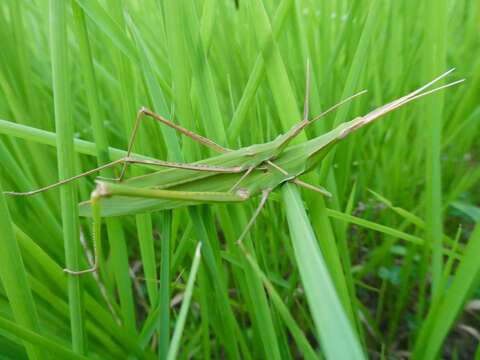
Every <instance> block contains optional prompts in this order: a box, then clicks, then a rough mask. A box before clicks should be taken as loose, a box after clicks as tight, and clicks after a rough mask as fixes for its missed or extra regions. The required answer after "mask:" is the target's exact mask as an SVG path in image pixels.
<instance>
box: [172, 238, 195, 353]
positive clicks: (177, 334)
mask: <svg viewBox="0 0 480 360" xmlns="http://www.w3.org/2000/svg"><path fill="white" fill-rule="evenodd" d="M200 248H201V243H198V245H197V247H196V248H195V255H194V257H193V263H192V269H191V271H190V276H189V277H188V282H187V287H186V288H185V294H184V296H183V301H182V307H181V308H180V313H179V314H178V319H177V323H176V325H175V329H174V330H173V336H172V342H171V344H170V347H169V349H168V354H167V360H173V359H176V358H177V354H178V350H179V348H180V338H181V337H182V333H183V328H184V326H185V321H186V320H187V313H188V309H189V307H190V301H191V299H192V294H193V286H194V284H195V279H196V278H197V272H198V267H199V265H200V259H201V253H200Z"/></svg>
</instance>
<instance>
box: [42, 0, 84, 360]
mask: <svg viewBox="0 0 480 360" xmlns="http://www.w3.org/2000/svg"><path fill="white" fill-rule="evenodd" d="M67 4H68V3H67V2H65V1H63V0H51V1H50V43H51V44H50V46H51V56H52V77H53V100H54V108H55V125H56V126H55V128H56V131H57V135H58V137H57V141H58V146H57V157H58V176H59V178H60V179H65V178H68V177H71V176H73V175H75V170H74V167H73V165H74V163H75V161H74V150H73V122H72V118H71V112H70V101H71V99H70V82H69V80H68V60H67V49H68V46H67V26H66V25H67ZM60 202H61V211H62V222H63V237H64V243H65V260H66V266H67V268H69V269H79V267H80V257H79V255H80V249H79V244H80V242H79V238H78V234H79V231H78V210H77V197H76V194H75V185H74V184H69V185H66V186H63V187H62V188H61V189H60ZM68 299H69V306H70V317H71V331H72V346H73V351H74V352H76V353H78V354H83V353H84V352H85V347H86V343H85V329H84V327H85V323H84V318H83V301H82V299H83V296H82V288H81V284H80V278H79V277H76V276H70V277H69V278H68Z"/></svg>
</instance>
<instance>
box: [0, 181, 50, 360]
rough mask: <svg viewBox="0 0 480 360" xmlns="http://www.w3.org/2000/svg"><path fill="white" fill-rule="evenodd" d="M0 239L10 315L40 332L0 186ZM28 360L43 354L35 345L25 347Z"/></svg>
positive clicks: (0, 253) (3, 276) (4, 283)
mask: <svg viewBox="0 0 480 360" xmlns="http://www.w3.org/2000/svg"><path fill="white" fill-rule="evenodd" d="M0 238H1V239H2V248H3V250H2V251H0V263H2V271H1V272H0V278H1V280H2V285H3V287H4V288H5V291H6V295H7V297H8V299H9V301H10V306H11V307H12V312H13V315H14V317H15V320H16V321H17V323H18V324H20V325H21V326H23V327H25V328H26V329H28V330H31V331H33V332H40V325H39V321H38V315H37V310H36V308H35V303H34V301H33V297H32V292H31V290H30V286H29V285H28V283H27V272H26V270H25V266H24V263H23V259H22V256H21V254H20V249H19V247H18V244H17V241H16V239H15V236H14V232H13V228H12V223H11V218H10V213H9V211H8V207H7V202H6V201H5V197H4V195H3V193H2V186H1V184H0ZM26 349H27V353H28V356H29V358H31V359H43V358H45V354H44V353H43V352H42V350H41V349H40V348H38V347H36V346H34V345H31V344H27V345H26Z"/></svg>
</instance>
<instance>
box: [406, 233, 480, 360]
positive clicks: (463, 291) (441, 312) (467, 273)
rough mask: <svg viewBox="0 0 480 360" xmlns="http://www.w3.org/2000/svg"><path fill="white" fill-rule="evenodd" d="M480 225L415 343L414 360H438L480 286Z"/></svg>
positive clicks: (471, 237)
mask: <svg viewBox="0 0 480 360" xmlns="http://www.w3.org/2000/svg"><path fill="white" fill-rule="evenodd" d="M479 253H480V225H478V224H477V226H476V227H475V230H474V231H473V233H472V235H471V236H470V239H469V241H468V244H467V246H466V248H465V255H464V256H463V258H462V260H461V261H460V264H459V265H458V269H457V271H456V273H455V276H454V277H453V280H452V281H451V285H450V286H449V288H448V290H447V291H446V292H445V293H444V295H442V297H441V298H440V301H439V304H438V306H434V307H432V308H431V309H430V311H429V313H428V315H427V318H426V320H425V321H424V323H423V325H422V328H421V330H420V334H419V336H418V338H417V341H416V343H415V347H414V352H413V359H435V358H436V357H437V356H438V353H439V351H440V349H441V347H442V346H443V344H444V341H445V337H446V336H447V334H448V332H449V330H450V328H451V327H452V325H453V323H454V321H455V319H456V318H457V317H458V315H459V313H460V311H461V310H462V307H463V305H464V303H465V302H466V300H467V299H468V298H469V296H471V293H472V291H473V290H475V289H476V286H478V280H479V275H480V262H479V261H478V254H479Z"/></svg>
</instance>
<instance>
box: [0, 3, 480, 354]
mask: <svg viewBox="0 0 480 360" xmlns="http://www.w3.org/2000/svg"><path fill="white" fill-rule="evenodd" d="M479 20H480V6H479V5H478V3H477V2H475V1H470V0H460V1H446V0H440V1H439V0H427V1H422V2H418V1H412V0H406V1H401V2H400V1H389V0H388V1H387V0H384V1H381V0H372V1H354V2H351V1H342V0H335V1H312V0H281V1H274V0H265V1H260V0H249V1H243V0H239V1H237V2H235V1H233V0H231V1H230V0H219V1H213V0H202V1H195V2H193V1H175V0H165V1H154V0H142V1H120V0H105V1H99V2H96V1H86V0H74V1H73V0H72V1H63V0H51V1H43V0H36V1H31V2H30V1H13V0H11V1H10V0H9V1H3V2H2V3H1V4H0V39H1V44H2V45H1V48H2V50H1V51H0V134H2V135H1V136H0V139H1V141H0V164H1V166H0V169H1V173H0V183H1V185H0V186H1V188H3V190H17V191H26V190H31V189H34V188H37V187H40V186H42V185H46V184H49V183H52V182H55V181H56V180H57V179H58V178H59V177H67V176H69V175H72V174H76V173H79V172H81V171H82V170H87V169H90V168H92V167H95V166H97V165H98V164H103V163H106V162H108V161H109V160H110V159H115V158H118V157H119V156H121V155H122V154H123V153H122V151H121V150H119V149H126V145H127V140H128V136H129V134H130V132H131V130H132V128H133V124H134V118H135V114H136V111H137V110H138V109H139V108H140V107H141V106H147V107H149V108H151V109H153V110H154V111H156V112H158V113H160V114H162V115H164V116H165V117H167V118H170V119H173V120H174V121H175V122H177V123H179V124H181V125H182V126H185V127H187V128H189V129H191V130H193V131H196V132H198V133H200V134H202V135H205V136H208V137H209V138H211V139H212V140H214V141H216V142H218V143H220V144H222V145H224V146H228V147H232V148H239V147H242V146H247V145H249V144H254V143H261V142H264V141H267V140H270V139H273V138H274V137H275V136H277V135H278V134H280V133H282V132H284V131H286V130H287V129H288V128H289V127H290V126H291V125H293V124H294V123H296V122H297V121H298V120H300V119H301V113H302V106H303V98H304V96H305V94H304V84H305V73H306V62H307V59H309V60H310V63H311V74H312V77H311V82H312V94H311V99H310V100H311V102H310V115H311V116H314V115H315V114H318V113H320V112H321V111H322V110H324V109H326V108H327V107H328V106H330V105H332V104H334V103H336V102H338V101H339V100H340V99H342V98H345V97H347V96H349V95H351V94H353V93H355V92H357V91H359V90H362V89H368V90H369V92H368V94H367V95H366V96H363V97H362V98H360V99H358V100H356V101H355V102H352V103H351V104H349V105H345V106H344V107H342V108H341V110H340V111H338V112H337V113H336V114H335V115H332V116H329V117H328V118H326V119H324V120H322V121H319V122H318V124H317V125H315V126H314V128H312V129H309V130H308V131H307V133H306V134H302V135H301V136H300V137H299V139H298V141H303V140H306V139H307V138H312V137H313V136H316V135H319V134H322V133H324V132H325V131H327V130H329V129H331V128H332V127H334V126H336V125H338V124H340V123H341V122H343V121H346V120H349V119H352V118H353V117H355V116H358V115H361V114H364V113H366V112H368V111H369V110H371V109H373V108H374V107H376V106H379V105H381V104H383V103H385V102H388V101H390V100H392V99H394V98H397V97H399V96H401V95H403V94H405V93H407V92H409V91H410V90H413V89H414V88H416V87H418V86H419V85H421V84H423V83H425V82H427V81H428V80H430V79H432V78H433V77H435V76H437V75H439V74H441V73H442V72H444V71H445V70H446V69H448V68H450V67H456V68H457V71H456V72H455V73H454V74H453V76H452V77H451V78H452V79H457V78H462V77H465V78H467V81H466V83H465V84H464V85H462V86H460V87H456V88H453V89H449V90H447V91H445V92H444V93H441V94H438V95H434V96H431V97H429V98H426V99H422V100H419V101H418V102H416V103H414V104H411V105H409V106H408V107H406V108H405V109H402V110H400V111H397V112H396V113H394V114H392V115H388V116H387V118H385V119H384V120H383V121H382V122H380V123H377V124H375V125H373V126H371V127H369V128H368V129H366V130H361V131H359V132H358V133H357V134H355V135H353V136H352V137H349V138H348V139H346V140H345V141H344V142H342V144H340V145H339V146H337V147H336V148H335V150H334V152H331V153H330V154H329V156H328V157H327V158H326V159H325V160H324V161H323V163H322V164H321V166H320V167H319V168H318V169H317V170H316V171H314V172H313V173H312V174H310V175H309V176H308V177H307V179H308V181H310V182H313V183H317V184H322V185H323V186H325V187H327V188H328V190H329V191H330V192H332V194H333V198H332V199H331V200H324V199H323V198H321V197H320V196H319V195H316V194H312V193H311V192H306V191H305V192H304V191H301V192H299V191H298V190H297V189H296V188H294V187H292V186H286V187H285V188H284V189H282V190H281V191H277V192H276V193H275V194H274V195H273V196H272V198H271V199H270V201H269V202H268V203H267V206H266V209H265V210H264V211H263V212H262V214H261V216H260V217H259V218H258V220H257V222H256V225H255V227H254V228H253V229H252V231H251V232H250V235H249V236H248V238H247V239H246V241H245V244H244V247H243V248H240V247H238V246H237V245H235V240H236V239H237V238H238V236H239V235H240V234H241V232H242V230H243V228H244V226H245V225H246V223H247V221H248V219H249V217H250V216H251V214H252V213H253V211H254V208H255V206H256V205H257V204H258V200H253V201H251V202H250V203H249V204H246V205H238V204H234V205H215V206H198V207H193V208H189V209H178V210H174V211H168V212H164V213H160V214H142V215H137V216H134V217H133V216H132V217H124V218H113V219H108V220H106V221H105V226H104V227H103V236H102V239H103V241H102V247H101V250H102V254H103V256H102V267H101V271H100V272H99V275H98V276H91V275H88V276H85V277H82V278H77V277H68V276H67V275H65V274H64V273H63V271H62V268H63V267H65V266H69V267H73V268H79V267H82V268H83V267H86V266H87V260H86V256H85V254H87V255H88V254H91V250H87V251H85V250H84V249H85V246H86V248H87V249H91V246H92V245H91V240H90V239H91V236H92V229H91V224H90V223H89V222H88V221H86V220H84V219H79V218H78V216H77V214H76V212H77V208H76V203H77V201H78V200H79V199H82V200H83V199H87V198H88V197H89V193H90V191H91V190H92V188H93V183H92V180H93V177H92V178H89V179H88V180H81V181H78V182H77V183H76V184H72V185H69V186H65V187H63V188H62V189H60V190H54V191H50V192H46V193H44V194H42V195H37V196H35V197H31V198H11V197H8V198H7V197H4V196H2V195H0V231H1V232H0V241H1V242H2V251H1V252H0V262H1V264H2V267H1V270H0V278H1V284H2V285H1V287H0V353H1V356H2V357H4V358H15V359H21V358H27V357H28V358H33V359H37V358H38V359H42V358H48V357H62V358H66V357H69V358H82V357H83V356H88V357H89V358H102V359H114V358H126V357H127V355H129V356H131V357H136V358H148V359H150V358H156V357H158V358H160V359H164V358H167V357H170V358H175V357H176V356H177V357H179V358H190V357H194V358H223V357H227V358H233V359H235V358H245V359H249V358H251V359H257V358H298V357H305V358H320V357H327V358H336V359H339V358H342V357H344V358H345V357H349V358H383V359H397V358H405V357H414V358H417V359H432V358H436V357H438V356H440V357H442V358H454V359H456V358H460V359H470V358H472V357H474V356H476V357H477V358H480V350H479V347H478V339H479V338H480V335H479V331H480V330H479V326H480V325H479V321H478V305H476V304H477V303H478V300H475V299H477V298H478V296H479V291H478V277H479V276H478V273H479V268H480V263H479V262H478V253H479V251H480V249H479V247H480V230H478V227H477V230H475V223H476V222H478V220H480V209H479V208H478V205H479V199H480V193H479V190H478V189H479V187H478V183H479V179H480V167H479V166H478V158H479V150H478V149H479V147H478V145H479V143H478V133H479V121H478V120H479V117H480V108H479V102H478V96H479V88H480V60H479V59H478V57H477V56H475V55H476V54H477V53H478V46H479V38H478V33H479V25H478V24H479ZM135 151H136V152H137V153H142V154H145V155H149V156H153V157H156V158H159V159H167V160H172V161H194V160H198V159H202V158H204V157H207V156H210V155H213V153H211V152H210V151H209V150H206V149H205V148H201V147H200V146H199V145H198V144H196V143H193V142H192V141H191V140H190V139H186V138H184V137H183V138H181V137H179V136H178V134H176V133H175V132H174V131H173V130H171V129H168V128H164V127H161V126H159V125H158V124H154V123H153V122H149V121H148V120H147V121H145V122H144V123H143V126H142V128H141V131H140V135H139V142H138V143H137V145H136V146H135ZM143 171H144V170H142V169H138V168H137V169H134V170H132V171H130V172H129V175H139V174H141V173H143ZM101 175H102V176H107V177H112V176H113V175H114V174H113V171H105V172H103V173H102V174H101ZM199 243H201V244H202V245H201V255H200V251H198V252H196V250H195V249H196V248H197V246H198V244H199ZM81 245H83V246H81ZM195 254H197V256H195Z"/></svg>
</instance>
